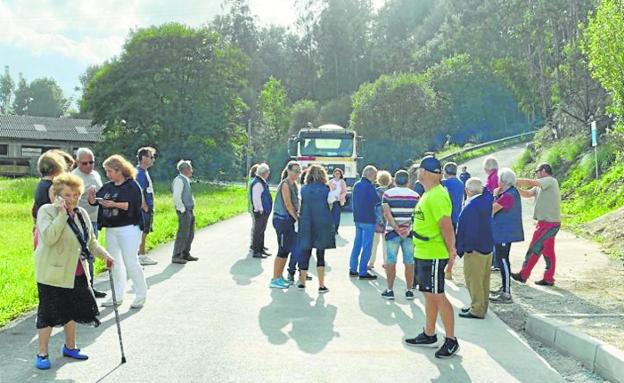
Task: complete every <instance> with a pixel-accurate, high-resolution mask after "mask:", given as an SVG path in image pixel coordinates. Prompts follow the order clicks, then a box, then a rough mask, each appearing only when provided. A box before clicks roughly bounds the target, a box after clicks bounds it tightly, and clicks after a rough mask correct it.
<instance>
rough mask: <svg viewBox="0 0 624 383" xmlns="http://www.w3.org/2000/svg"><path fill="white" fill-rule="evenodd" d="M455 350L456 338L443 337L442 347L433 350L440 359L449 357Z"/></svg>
mask: <svg viewBox="0 0 624 383" xmlns="http://www.w3.org/2000/svg"><path fill="white" fill-rule="evenodd" d="M457 351H459V342H457V339H451V338H445V339H444V344H443V345H442V347H440V349H438V351H436V352H435V357H436V358H441V359H444V358H450V357H451V356H453V355H455V353H456V352H457Z"/></svg>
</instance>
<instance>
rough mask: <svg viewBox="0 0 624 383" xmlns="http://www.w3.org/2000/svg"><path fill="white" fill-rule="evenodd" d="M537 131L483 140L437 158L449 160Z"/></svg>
mask: <svg viewBox="0 0 624 383" xmlns="http://www.w3.org/2000/svg"><path fill="white" fill-rule="evenodd" d="M537 132H539V130H532V131H530V132H525V133H520V134H516V135H514V136H509V137H504V138H499V139H497V140H493V141H488V142H483V143H480V144H477V145H474V146H470V147H467V148H462V149H460V150H457V151H455V152H453V153H450V154H447V155H446V156H443V157H439V158H438V159H439V160H440V161H445V160H449V159H452V158H454V157H456V156H458V155H460V154H464V153H469V152H472V151H474V150H477V149H481V148H484V147H486V146H490V145H494V144H499V143H501V142H507V141H513V140H516V139H518V138H524V137H529V136H534V135H535V133H537Z"/></svg>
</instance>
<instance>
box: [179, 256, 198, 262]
mask: <svg viewBox="0 0 624 383" xmlns="http://www.w3.org/2000/svg"><path fill="white" fill-rule="evenodd" d="M182 259H184V260H185V261H187V262H194V261H197V260H198V259H199V258H197V257H193V256H192V255H191V254H188V255H185V256H183V257H182Z"/></svg>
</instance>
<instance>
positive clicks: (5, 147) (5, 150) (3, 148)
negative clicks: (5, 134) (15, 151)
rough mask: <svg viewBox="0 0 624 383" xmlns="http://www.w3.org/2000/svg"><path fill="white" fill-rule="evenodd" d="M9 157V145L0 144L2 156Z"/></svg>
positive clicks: (0, 154)
mask: <svg viewBox="0 0 624 383" xmlns="http://www.w3.org/2000/svg"><path fill="white" fill-rule="evenodd" d="M8 155H9V145H8V144H0V156H8Z"/></svg>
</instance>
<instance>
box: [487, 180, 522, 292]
mask: <svg viewBox="0 0 624 383" xmlns="http://www.w3.org/2000/svg"><path fill="white" fill-rule="evenodd" d="M498 176H499V182H500V186H499V190H498V195H497V196H496V199H495V201H494V205H493V206H492V215H493V217H494V222H493V225H492V232H493V234H494V250H495V253H496V258H497V259H498V262H499V263H500V271H501V279H502V286H501V289H500V290H499V291H495V292H493V294H492V296H490V300H491V301H492V302H494V303H511V302H512V299H511V280H510V276H511V269H510V264H509V251H510V250H511V244H512V243H513V242H522V241H524V230H523V228H522V203H521V201H520V193H519V192H518V190H517V189H516V186H515V185H516V174H515V173H514V172H513V170H511V169H509V168H503V169H501V170H500V171H499V173H498Z"/></svg>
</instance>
